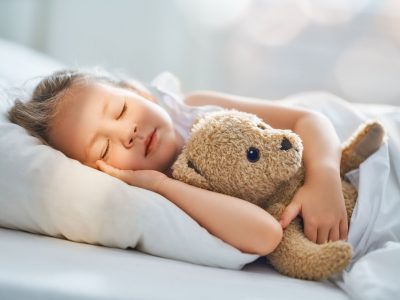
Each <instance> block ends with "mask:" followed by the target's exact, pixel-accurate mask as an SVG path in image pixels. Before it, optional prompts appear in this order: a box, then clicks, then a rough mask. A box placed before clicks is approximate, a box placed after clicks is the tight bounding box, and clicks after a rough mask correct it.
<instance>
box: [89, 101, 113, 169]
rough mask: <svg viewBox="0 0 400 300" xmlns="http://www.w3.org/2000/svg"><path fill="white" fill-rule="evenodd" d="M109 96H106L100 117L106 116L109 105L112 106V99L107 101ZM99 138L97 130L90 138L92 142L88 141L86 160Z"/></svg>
mask: <svg viewBox="0 0 400 300" xmlns="http://www.w3.org/2000/svg"><path fill="white" fill-rule="evenodd" d="M107 99H108V98H106V99H105V100H104V101H103V103H104V102H105V104H104V105H102V106H103V109H102V110H101V116H100V118H104V116H105V114H106V112H107V111H108V107H109V106H110V101H107ZM96 139H97V132H96V133H95V134H93V136H92V137H91V138H90V142H89V143H88V145H87V147H86V149H85V150H86V151H85V160H86V161H87V160H88V156H89V154H90V152H91V150H92V147H93V144H94V142H95V141H96ZM96 160H97V159H96Z"/></svg>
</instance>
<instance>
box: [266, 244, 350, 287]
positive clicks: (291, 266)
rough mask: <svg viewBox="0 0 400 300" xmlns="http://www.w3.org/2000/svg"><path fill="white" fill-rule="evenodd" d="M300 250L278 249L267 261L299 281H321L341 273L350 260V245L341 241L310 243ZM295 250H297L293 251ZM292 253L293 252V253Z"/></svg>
mask: <svg viewBox="0 0 400 300" xmlns="http://www.w3.org/2000/svg"><path fill="white" fill-rule="evenodd" d="M307 245H308V246H307V247H305V246H306V244H303V247H302V248H299V247H298V246H299V245H297V247H293V245H292V247H290V249H289V248H287V247H278V248H277V251H274V252H273V253H271V254H270V255H268V258H269V261H270V262H271V264H272V265H273V266H274V268H275V269H276V270H277V271H279V272H280V273H282V274H284V275H287V276H290V277H294V278H299V279H306V280H323V279H326V278H328V277H330V276H331V275H333V274H334V273H337V272H340V271H342V270H343V269H344V268H345V267H346V266H347V265H348V263H349V262H350V261H351V258H352V249H351V246H350V244H348V243H346V242H343V241H336V242H329V243H326V244H322V245H317V244H314V243H312V242H309V243H307ZM295 248H297V249H295ZM293 251H294V252H293Z"/></svg>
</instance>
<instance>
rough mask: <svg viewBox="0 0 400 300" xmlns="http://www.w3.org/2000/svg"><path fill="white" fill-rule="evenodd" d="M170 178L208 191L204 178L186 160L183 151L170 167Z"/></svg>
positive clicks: (190, 162) (207, 184)
mask: <svg viewBox="0 0 400 300" xmlns="http://www.w3.org/2000/svg"><path fill="white" fill-rule="evenodd" d="M172 177H174V178H175V179H177V180H179V181H182V182H184V183H187V184H190V185H193V186H196V187H199V188H203V189H207V190H209V189H210V185H209V183H208V181H207V179H206V178H204V176H203V175H202V174H201V172H200V171H199V170H198V169H197V168H196V166H195V165H194V164H193V162H192V161H191V160H189V159H188V157H187V154H186V151H185V150H184V151H183V152H182V153H181V154H180V155H179V157H178V159H177V160H176V162H175V163H174V165H173V166H172Z"/></svg>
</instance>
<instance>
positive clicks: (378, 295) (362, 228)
mask: <svg viewBox="0 0 400 300" xmlns="http://www.w3.org/2000/svg"><path fill="white" fill-rule="evenodd" d="M294 103H296V104H298V105H301V106H304V107H310V108H313V109H317V110H319V111H320V112H322V113H323V114H325V115H326V116H327V117H328V118H329V119H330V120H331V121H332V122H333V124H334V126H335V128H336V130H337V133H338V135H339V137H340V138H341V140H342V141H344V140H345V139H347V137H348V136H349V135H350V134H351V133H352V132H353V130H354V129H355V128H357V127H358V125H359V124H361V123H362V122H363V121H365V120H367V119H370V118H375V119H378V120H380V121H381V122H382V123H383V125H384V126H385V128H386V129H387V133H388V140H387V142H386V143H385V144H384V145H382V147H381V148H380V149H379V150H378V151H377V152H376V153H375V154H373V155H372V156H371V157H370V158H369V159H367V160H366V161H365V162H364V163H363V164H362V165H361V166H360V168H359V170H357V171H355V172H352V173H351V174H350V175H351V176H350V178H351V179H352V181H353V182H354V183H356V184H357V183H358V191H359V195H358V199H357V204H356V207H355V209H354V212H353V216H352V218H351V223H350V230H349V238H348V241H349V242H350V243H351V245H352V246H353V250H354V258H353V261H352V263H351V264H350V265H349V266H348V268H347V269H346V271H344V272H343V273H342V274H340V275H339V276H338V277H337V278H335V279H333V281H334V282H335V283H336V284H338V285H339V286H340V287H341V288H342V289H344V290H345V291H346V292H347V293H348V294H349V295H350V296H351V297H352V298H354V299H363V300H365V299H398V297H400V296H399V295H400V279H399V278H400V107H399V108H397V107H389V106H381V105H379V106H378V105H377V106H375V107H373V106H370V105H365V106H363V105H350V104H348V103H346V102H344V101H342V100H340V99H339V98H337V97H335V96H332V95H330V94H324V93H311V94H310V93H307V94H304V95H296V96H294V97H291V98H290V99H289V100H288V104H294Z"/></svg>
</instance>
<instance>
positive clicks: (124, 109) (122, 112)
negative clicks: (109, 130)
mask: <svg viewBox="0 0 400 300" xmlns="http://www.w3.org/2000/svg"><path fill="white" fill-rule="evenodd" d="M125 111H126V102H124V106H123V107H122V110H121V112H120V114H119V115H118V117H117V120H118V119H120V118H121V117H122V116H123V115H124V113H125Z"/></svg>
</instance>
